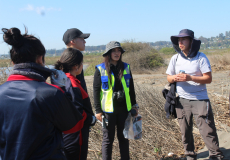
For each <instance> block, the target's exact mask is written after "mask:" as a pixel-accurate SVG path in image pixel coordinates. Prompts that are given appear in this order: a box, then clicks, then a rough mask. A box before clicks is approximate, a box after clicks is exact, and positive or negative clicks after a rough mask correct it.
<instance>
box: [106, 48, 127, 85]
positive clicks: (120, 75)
mask: <svg viewBox="0 0 230 160" xmlns="http://www.w3.org/2000/svg"><path fill="white" fill-rule="evenodd" d="M111 53H112V49H111V50H110V51H109V52H108V54H107V55H106V56H105V59H104V62H105V68H106V71H107V73H108V77H109V79H110V80H111V70H110V65H111V63H110V62H111ZM117 68H118V71H119V73H118V75H119V78H121V77H122V76H123V71H124V64H123V62H122V54H121V56H120V59H119V60H118V61H117ZM110 82H111V81H110Z"/></svg>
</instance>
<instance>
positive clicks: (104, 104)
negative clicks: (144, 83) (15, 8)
mask: <svg viewBox="0 0 230 160" xmlns="http://www.w3.org/2000/svg"><path fill="white" fill-rule="evenodd" d="M123 63H124V62H123ZM96 67H97V68H98V69H99V71H100V74H101V92H100V100H101V109H102V111H103V112H106V113H113V111H114V108H113V89H114V84H115V78H114V74H113V73H111V81H112V85H111V83H110V79H109V77H108V74H107V71H106V68H105V63H101V64H99V65H97V66H96ZM130 78H131V75H130V68H129V64H127V63H124V72H123V76H122V78H121V83H122V86H123V88H124V92H125V99H126V105H127V110H128V111H130V110H131V108H132V104H131V99H130V95H129V84H130Z"/></svg>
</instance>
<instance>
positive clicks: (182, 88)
mask: <svg viewBox="0 0 230 160" xmlns="http://www.w3.org/2000/svg"><path fill="white" fill-rule="evenodd" d="M176 59H177V60H176ZM175 64H176V67H175ZM180 70H183V71H185V73H186V74H189V75H192V76H202V75H203V73H207V72H211V71H212V70H211V65H210V63H209V60H208V58H207V57H206V55H205V54H204V53H202V52H198V53H197V55H196V56H195V57H193V58H188V59H185V58H184V57H182V56H181V55H180V54H175V55H174V56H173V57H172V58H171V60H170V62H169V66H168V69H167V71H166V74H168V75H175V74H178V73H179V71H180ZM176 84H177V85H176V90H177V93H178V95H179V97H182V98H185V99H189V100H202V99H209V98H208V93H207V89H206V84H200V83H196V82H193V81H186V82H177V83H176Z"/></svg>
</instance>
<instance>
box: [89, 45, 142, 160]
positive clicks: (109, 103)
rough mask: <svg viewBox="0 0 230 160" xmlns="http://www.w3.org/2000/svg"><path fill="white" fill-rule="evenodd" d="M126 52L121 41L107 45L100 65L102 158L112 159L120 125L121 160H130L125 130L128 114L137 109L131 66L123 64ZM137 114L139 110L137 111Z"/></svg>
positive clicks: (96, 85) (96, 101)
mask: <svg viewBox="0 0 230 160" xmlns="http://www.w3.org/2000/svg"><path fill="white" fill-rule="evenodd" d="M124 52H125V51H124V49H123V48H122V47H121V45H120V43H119V42H117V41H111V42H109V43H108V44H107V45H106V52H105V53H104V54H103V57H104V62H103V63H101V64H99V65H97V66H96V71H95V74H94V83H93V93H94V104H95V110H96V118H97V119H98V120H99V121H101V122H102V124H103V129H102V130H103V142H102V157H103V160H110V159H111V157H112V145H113V141H114V135H115V126H117V137H118V141H119V148H120V154H121V160H128V159H129V141H128V139H125V138H124V135H123V129H124V124H125V120H126V118H127V116H128V112H129V111H130V110H131V109H132V106H135V108H138V107H136V106H137V104H136V96H135V90H134V84H133V78H132V74H131V71H130V66H129V64H127V63H124V62H122V54H123V53H124ZM135 111H136V115H137V112H138V110H137V109H135Z"/></svg>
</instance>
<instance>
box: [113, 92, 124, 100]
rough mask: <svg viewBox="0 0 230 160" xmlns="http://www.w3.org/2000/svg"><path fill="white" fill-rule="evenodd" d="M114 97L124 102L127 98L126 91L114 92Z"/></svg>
mask: <svg viewBox="0 0 230 160" xmlns="http://www.w3.org/2000/svg"><path fill="white" fill-rule="evenodd" d="M113 99H116V100H117V101H118V102H123V101H124V100H125V93H124V91H117V92H114V93H113Z"/></svg>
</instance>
